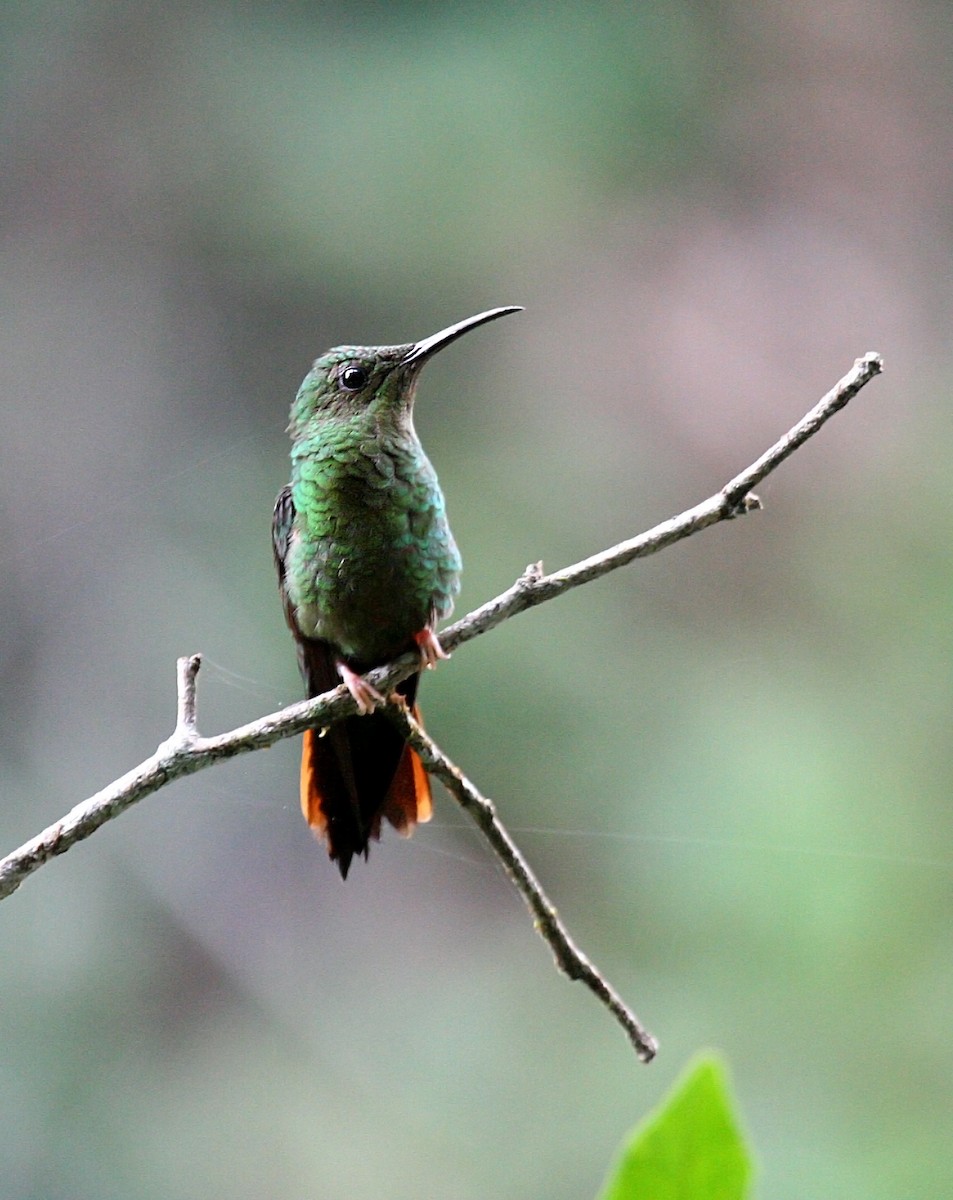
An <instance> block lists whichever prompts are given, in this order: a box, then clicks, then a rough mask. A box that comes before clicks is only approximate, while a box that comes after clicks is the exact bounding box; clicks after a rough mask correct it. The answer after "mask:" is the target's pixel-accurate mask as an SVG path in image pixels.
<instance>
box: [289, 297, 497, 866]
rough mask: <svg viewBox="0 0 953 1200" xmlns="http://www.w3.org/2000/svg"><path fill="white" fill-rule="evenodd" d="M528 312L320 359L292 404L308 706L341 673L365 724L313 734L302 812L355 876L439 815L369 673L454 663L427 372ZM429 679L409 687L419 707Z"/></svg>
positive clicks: (453, 586) (451, 552)
mask: <svg viewBox="0 0 953 1200" xmlns="http://www.w3.org/2000/svg"><path fill="white" fill-rule="evenodd" d="M519 311H521V310H520V309H519V308H518V307H512V306H511V307H507V308H493V309H490V310H489V312H484V313H479V314H478V315H477V316H475V317H468V318H467V320H465V321H459V322H458V323H457V324H456V325H451V326H449V327H448V328H447V329H443V330H441V332H440V333H435V334H434V335H433V336H432V337H428V338H424V340H423V341H421V342H414V343H412V344H410V345H405V346H339V347H337V348H336V349H334V350H329V351H328V352H327V354H324V355H322V356H321V358H319V359H318V360H317V362H315V364H314V366H313V367H312V368H311V370H310V371H309V372H308V374H307V375H306V376H305V378H304V382H303V383H302V384H301V387H300V388H299V389H298V394H297V396H296V397H295V400H294V403H293V404H292V406H291V420H290V423H289V425H288V432H289V433H290V434H291V440H292V446H291V483H290V485H289V486H288V487H285V488H282V490H281V491H280V492H279V493H278V499H277V501H276V502H275V513H274V520H273V522H272V541H273V544H274V552H275V566H276V567H277V570H278V588H279V591H280V593H281V600H282V603H283V605H284V610H285V618H286V620H287V622H288V625H289V627H290V629H291V633H292V635H293V637H294V640H295V645H296V648H297V651H298V666H299V668H300V670H301V676H302V678H303V680H304V686H305V690H306V692H307V695H308V697H309V698H310V697H311V696H318V695H320V694H321V693H322V692H326V691H328V690H329V689H330V688H333V687H336V686H337V684H338V683H339V682H340V681H341V680H343V681H344V683H345V684H346V685H347V687H348V690H349V691H350V693H351V695H352V696H353V697H354V699H355V701H356V702H357V706H358V709H359V710H360V712H361V714H367V715H361V716H354V717H345V718H344V720H342V721H338V722H336V723H335V724H334V725H332V726H331V728H330V729H329V730H328V731H327V733H326V734H324V735H322V734H320V733H319V732H318V731H316V730H313V729H309V730H307V731H306V732H305V735H304V748H303V753H302V758H301V809H302V811H303V813H304V816H305V819H306V820H307V822H308V824H309V825H310V826H311V828H312V829H313V830H314V831H315V833H316V834H317V835H318V836H319V837H322V838H323V839H324V840H325V841H326V843H327V847H328V852H329V854H330V855H331V858H332V859H334V860H335V861H336V862H337V864H338V867H339V869H340V871H341V875H342V876H343V877H344V878H347V872H348V868H349V867H350V865H351V859H352V858H353V857H354V855H355V854H363V855H364V857H365V858H366V857H367V851H368V842H369V839H370V838H372V837H374V838H378V837H379V836H380V827H381V819H382V818H383V817H386V818H387V820H388V821H390V823H391V824H392V825H393V826H394V827H395V828H396V829H397V830H399V831H400V832H401V833H410V831H411V830H412V829H413V827H414V825H415V824H416V823H417V822H418V821H427V820H429V819H430V815H431V809H432V805H431V799H430V784H429V781H428V778H427V774H426V772H425V771H424V768H423V765H422V764H421V762H420V760H419V758H418V757H417V755H416V754H415V753H414V751H413V750H411V748H410V747H409V746H407V745H406V744H405V742H404V740H403V738H402V737H401V735H400V733H399V732H398V731H397V730H396V729H395V728H394V726H393V725H392V724H391V723H390V721H388V719H387V718H386V716H384V715H383V714H382V713H375V712H374V708H375V705H377V704H378V703H380V702H381V701H382V700H383V697H382V696H381V695H380V693H379V692H378V691H377V690H376V689H375V688H373V687H372V686H371V685H370V684H369V683H368V682H367V680H366V679H364V677H363V675H364V672H365V671H368V670H370V669H371V668H372V667H376V666H381V665H382V664H384V663H387V662H390V660H391V659H393V658H396V657H397V656H398V655H400V654H402V653H404V651H406V650H411V649H416V650H417V652H418V653H419V655H420V664H421V667H422V668H423V667H432V666H434V664H435V663H436V662H437V660H438V659H440V658H446V657H447V655H446V654H445V653H444V651H443V648H442V647H441V645H440V641H439V639H438V638H437V634H436V632H435V627H436V625H437V622H438V621H439V620H441V618H443V617H446V616H448V615H449V614H450V612H451V610H452V609H453V601H454V597H455V596H456V594H457V592H458V591H459V587H460V582H459V580H460V565H461V564H460V554H459V551H458V550H457V546H456V543H455V542H454V540H453V535H452V534H451V532H450V526H449V525H448V524H447V516H446V509H445V505H444V499H443V493H442V492H441V490H440V485H439V483H438V482H437V476H436V474H435V473H434V469H433V467H432V466H431V465H430V460H429V459H428V458H427V456H426V454H425V453H424V450H423V447H422V446H421V444H420V441H419V439H418V437H417V434H416V431H415V430H414V422H413V406H414V394H415V392H416V390H417V380H418V378H419V376H420V371H421V368H422V367H423V366H424V364H425V363H426V362H427V361H428V360H429V359H430V358H431V356H432V355H433V354H435V353H436V352H437V351H438V350H442V349H443V348H444V346H449V344H450V343H451V342H453V341H456V339H457V338H458V337H460V336H461V335H462V334H464V333H467V332H468V331H469V330H471V329H475V328H476V327H477V326H478V325H483V324H485V323H486V322H487V321H494V320H496V318H497V317H502V316H505V315H506V314H507V313H512V312H519ZM419 679H420V676H419V672H418V673H416V674H414V675H411V676H409V677H408V678H407V679H405V680H404V681H403V682H402V683H400V684H399V685H398V687H397V691H398V692H399V693H400V694H401V695H402V696H403V697H404V698H405V700H406V701H407V703H408V704H409V705H411V706H413V704H414V701H415V698H416V695H417V684H418V682H419Z"/></svg>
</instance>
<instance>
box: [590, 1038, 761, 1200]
mask: <svg viewBox="0 0 953 1200" xmlns="http://www.w3.org/2000/svg"><path fill="white" fill-rule="evenodd" d="M751 1174H752V1165H751V1158H750V1155H749V1154H748V1150H747V1147H746V1146H745V1143H744V1141H743V1139H742V1136H741V1132H740V1130H739V1128H738V1122H737V1119H736V1117H735V1113H734V1110H733V1106H732V1100H731V1096H730V1094H729V1090H728V1081H727V1075H726V1071H725V1068H724V1066H723V1065H722V1063H721V1061H720V1060H719V1059H718V1058H716V1057H714V1056H705V1057H703V1058H700V1059H696V1060H695V1061H694V1062H693V1063H691V1064H690V1065H689V1067H688V1069H687V1070H686V1072H685V1074H684V1075H683V1076H682V1077H681V1079H679V1081H678V1082H677V1083H676V1085H675V1087H674V1088H673V1089H672V1091H671V1092H670V1093H669V1095H668V1097H667V1099H666V1100H664V1101H663V1103H662V1104H661V1105H660V1107H659V1108H658V1109H656V1111H655V1112H654V1113H651V1114H650V1115H649V1116H648V1117H646V1119H645V1120H644V1121H643V1122H642V1123H641V1124H640V1125H638V1126H637V1127H636V1129H635V1130H634V1131H633V1133H632V1135H631V1137H630V1138H629V1140H628V1142H627V1144H626V1145H625V1146H623V1148H622V1152H621V1154H620V1157H619V1161H618V1163H617V1165H616V1166H615V1167H614V1169H613V1171H612V1173H611V1174H610V1176H609V1179H608V1181H607V1183H606V1186H605V1188H604V1189H603V1191H602V1193H601V1195H600V1197H599V1200H744V1197H745V1196H747V1195H748V1185H749V1182H750V1180H751Z"/></svg>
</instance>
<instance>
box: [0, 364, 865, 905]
mask: <svg viewBox="0 0 953 1200" xmlns="http://www.w3.org/2000/svg"><path fill="white" fill-rule="evenodd" d="M882 370H883V363H882V361H881V359H880V356H879V355H877V354H867V355H865V357H864V358H861V359H858V360H857V362H856V363H855V364H854V366H853V368H852V370H850V371H849V372H848V373H847V374H846V375H845V376H844V378H843V379H842V380H841V381H840V382H839V383H838V384H837V385H836V387H834V388H833V389H832V390H831V391H830V392H829V393H828V394H827V395H826V396H825V397H824V398H823V399H822V400H821V401H820V403H819V404H817V405H816V406H815V407H814V408H812V409H811V411H810V412H809V413H807V414H806V415H805V416H804V417H803V418H802V419H801V420H800V421H798V423H797V424H796V425H795V426H793V427H792V428H791V429H790V430H789V431H788V432H787V433H786V434H785V435H784V437H782V438H781V439H780V440H779V441H778V442H776V443H775V444H774V445H773V446H772V447H771V448H770V449H769V450H767V451H766V452H765V453H764V454H763V455H761V457H760V458H759V459H757V461H756V462H754V463H752V464H751V466H750V467H747V468H746V469H745V470H744V471H742V472H741V473H740V474H739V475H736V476H735V477H734V479H732V480H730V481H729V482H728V483H727V484H726V485H725V486H724V487H723V488H722V489H721V490H720V491H719V492H717V493H716V494H715V495H714V496H711V497H709V499H707V500H704V501H703V502H702V503H701V504H697V505H696V506H695V507H694V508H690V509H688V510H686V511H685V512H683V513H681V514H680V515H679V516H677V517H672V518H671V519H670V520H668V521H663V522H662V523H661V524H660V525H656V526H655V528H654V529H650V530H648V532H647V533H643V534H640V535H639V536H638V537H635V538H631V539H630V540H628V541H625V542H620V543H619V544H618V545H617V546H612V547H610V548H609V549H608V550H604V551H603V552H602V553H601V554H596V555H593V556H592V557H591V558H587V559H584V560H583V561H582V562H578V563H575V564H574V565H573V566H570V567H565V568H564V569H563V570H561V571H556V572H555V573H553V574H552V575H544V574H543V572H542V566H541V565H539V564H537V565H535V566H530V567H528V568H527V569H526V571H525V572H524V573H523V574H522V575H521V576H520V578H519V579H517V580H516V582H515V583H514V584H513V585H512V586H511V587H509V588H508V589H507V590H506V591H505V592H503V593H501V594H500V595H499V596H497V597H496V598H495V599H493V600H490V601H488V602H487V603H486V604H483V605H481V606H480V607H479V608H476V609H474V610H473V612H471V613H468V614H467V616H465V617H463V618H462V619H461V620H459V621H457V622H455V623H454V624H453V625H450V626H449V627H448V628H447V629H445V630H444V631H443V632H442V633H441V635H440V640H441V643H442V644H443V646H444V647H445V648H446V649H448V650H452V649H455V648H456V647H458V646H462V645H463V644H464V643H465V642H469V641H471V640H472V639H473V638H475V637H478V636H479V635H480V634H483V633H486V632H487V631H488V630H490V629H493V628H494V627H495V626H497V625H499V624H501V623H502V622H503V621H505V620H508V619H509V618H510V617H513V616H516V614H517V613H520V612H524V611H525V610H526V609H528V608H533V607H535V606H536V605H537V604H542V603H543V602H544V601H546V600H552V599H554V598H555V597H556V596H561V595H562V594H563V593H564V592H567V591H569V590H570V589H572V588H575V587H579V586H580V585H581V584H584V583H589V582H590V581H591V580H593V579H599V578H601V577H602V576H603V575H607V574H608V573H609V572H610V571H615V570H618V569H619V567H624V566H626V565H627V564H628V563H630V562H633V561H634V560H635V559H637V558H645V557H647V556H648V555H650V554H655V553H657V552H658V551H659V550H664V549H665V548H666V547H667V546H671V545H673V544H674V543H675V542H678V541H681V540H682V539H683V538H686V537H690V536H691V535H692V534H695V533H698V532H700V531H701V530H702V529H707V528H708V527H709V526H711V525H716V524H718V523H719V522H720V521H726V520H729V519H731V518H732V517H736V516H739V515H741V514H742V513H745V512H749V511H751V510H752V509H754V508H758V507H760V502H759V501H758V499H757V497H756V496H754V495H753V494H752V492H751V489H752V488H754V487H756V486H757V485H758V484H759V483H760V482H761V481H762V480H763V479H764V478H766V476H768V475H769V474H770V473H771V472H772V471H773V470H774V469H775V468H776V467H778V466H779V465H780V464H781V463H782V462H784V460H785V459H786V458H788V456H789V455H791V454H793V453H794V451H795V450H797V449H798V447H800V446H802V445H803V444H804V442H806V441H807V440H808V438H810V437H812V436H813V435H814V434H815V433H817V431H818V430H819V429H820V428H821V427H822V426H823V425H824V423H825V422H826V421H828V420H829V419H830V418H831V417H832V416H833V415H834V413H836V412H838V411H839V410H840V409H841V408H843V407H844V405H845V404H847V402H848V401H849V400H850V399H851V398H852V397H854V396H855V395H856V394H857V393H858V392H859V391H860V389H861V388H862V387H863V386H864V385H865V384H867V383H869V382H870V380H871V379H873V378H874V376H875V375H878V374H879V373H880V372H881V371H882ZM418 666H419V659H418V658H417V657H416V656H415V655H411V654H405V655H403V656H402V657H401V658H399V659H396V660H395V661H394V662H393V663H391V664H390V665H389V666H386V667H378V668H377V669H376V670H374V671H371V672H369V673H368V676H367V678H368V682H370V683H371V684H372V685H373V686H374V687H376V688H378V690H380V691H383V692H384V693H385V694H386V693H387V692H389V691H391V690H393V687H394V685H395V684H396V683H398V682H399V681H400V680H401V679H403V678H405V677H406V676H407V675H409V674H410V672H411V671H413V670H415V669H416V668H417V667H418ZM198 669H199V658H198V656H197V655H192V656H191V657H189V658H186V659H180V660H179V666H178V678H179V704H178V719H177V722H176V728H175V732H174V733H173V735H172V736H171V737H170V738H169V739H168V740H167V741H165V742H163V743H162V745H160V746H159V748H158V749H157V750H156V752H155V754H153V755H151V756H150V757H149V758H147V759H146V760H145V761H144V762H142V763H140V764H139V766H137V767H134V768H133V769H132V770H131V771H129V772H127V773H126V774H125V775H123V776H122V778H120V779H117V780H115V781H114V782H113V783H111V784H109V786H108V787H105V788H103V790H102V791H100V792H97V793H96V794H95V795H94V796H90V797H89V799H88V800H84V801H83V802H82V803H81V804H78V805H77V806H76V807H75V808H74V809H72V810H71V811H70V812H69V813H67V814H66V816H65V817H63V818H62V819H61V820H59V821H57V822H56V823H55V824H54V825H50V826H49V827H48V828H47V829H44V830H43V832H42V833H40V834H38V835H37V836H36V837H34V838H31V839H30V841H28V842H26V843H24V845H22V846H20V847H19V849H17V850H14V851H13V852H12V853H10V854H8V855H7V856H6V857H5V858H3V859H0V900H3V899H5V898H6V897H7V896H9V895H11V894H12V893H13V892H15V891H16V889H17V888H18V887H19V886H20V884H21V883H22V882H23V880H24V879H26V878H27V877H28V876H29V875H32V873H33V872H34V871H36V870H37V869H38V868H39V867H41V866H42V865H43V864H44V863H46V862H48V861H49V860H50V859H51V858H55V857H56V856H57V855H59V854H63V853H64V852H65V851H66V850H68V849H69V848H70V847H71V846H74V845H75V844H76V843H77V842H79V841H82V840H83V839H84V838H87V837H89V835H90V834H91V833H93V832H94V831H95V830H97V829H98V828H99V827H100V826H101V825H104V824H105V823H106V822H107V821H110V820H112V819H113V818H114V817H118V816H119V814H120V813H122V812H125V811H126V809H127V808H130V807H131V806H132V805H133V804H135V803H136V801H137V800H141V799H142V798H143V797H144V796H148V795H151V794H152V793H153V792H156V791H158V790H159V788H161V787H164V786H165V785H166V784H167V783H170V782H171V781H172V780H174V779H180V778H182V777H183V776H185V775H191V774H193V773H194V772H195V771H200V770H203V769H204V768H205V767H209V766H211V765H212V763H214V762H216V761H217V760H218V759H221V758H233V757H235V756H236V755H239V754H247V753H250V752H251V751H253V750H261V749H264V748H265V747H266V746H273V745H274V744H275V743H276V742H278V741H281V740H282V739H283V738H288V737H293V736H294V735H295V734H299V733H303V732H304V730H305V729H308V728H310V727H312V726H317V725H330V724H331V723H332V722H334V721H338V720H340V719H341V717H344V716H348V715H350V714H352V713H355V712H356V711H357V706H356V705H355V703H354V700H353V699H352V697H351V696H350V694H349V693H348V691H347V689H346V688H345V687H343V686H341V687H338V688H335V689H334V690H333V691H330V692H325V693H324V695H322V696H317V697H315V698H314V699H313V700H307V701H301V702H300V703H298V704H291V705H289V706H288V707H287V708H284V709H282V710H281V711H279V712H275V713H269V714H268V715H267V716H264V717H260V718H259V719H258V720H256V721H251V722H249V723H248V724H247V725H242V726H240V727H239V728H237V729H233V730H230V731H229V732H228V733H223V734H218V735H217V736H214V737H202V736H200V735H199V733H198V730H197V728H196V724H195V676H196V673H197V671H198Z"/></svg>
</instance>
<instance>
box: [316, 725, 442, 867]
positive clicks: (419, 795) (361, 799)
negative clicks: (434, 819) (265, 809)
mask: <svg viewBox="0 0 953 1200" xmlns="http://www.w3.org/2000/svg"><path fill="white" fill-rule="evenodd" d="M414 712H415V715H417V716H419V713H418V712H417V710H416V709H415V710H414ZM375 719H376V718H374V717H361V718H355V720H357V721H359V722H360V726H361V728H362V729H369V728H370V726H369V724H368V723H369V722H371V721H374V720H375ZM338 728H340V727H335V729H332V731H331V732H330V733H329V734H328V735H327V736H325V737H319V736H318V733H317V731H316V730H314V729H307V730H305V732H304V740H303V744H302V751H301V781H300V794H301V811H302V813H303V815H304V819H305V820H306V821H307V823H308V825H309V826H310V827H311V829H312V830H313V831H314V833H315V836H316V837H318V838H319V839H321V840H322V841H323V842H325V843H326V845H327V847H328V853H329V854H330V855H331V858H332V859H335V860H336V861H337V862H338V865H339V867H340V869H341V873H342V875H345V876H346V875H347V870H348V867H349V866H350V862H351V858H352V857H353V856H354V855H355V854H364V855H365V856H366V854H367V843H368V841H369V839H370V838H372V837H373V838H375V839H376V838H379V837H380V827H381V819H382V818H386V820H387V821H389V822H390V824H391V825H393V827H394V828H395V829H396V830H397V831H398V833H400V834H401V835H402V836H404V837H409V836H410V834H411V833H412V832H413V829H414V826H415V825H418V824H421V823H423V822H425V821H429V820H430V818H431V816H432V815H433V799H432V796H431V792H430V777H429V776H428V775H427V772H426V771H425V770H424V766H423V763H422V762H421V761H420V758H419V757H418V756H417V754H416V753H415V752H414V751H413V750H412V749H411V748H410V747H409V746H404V748H403V752H402V753H401V754H400V757H399V759H398V762H397V768H396V770H395V772H394V774H393V776H392V777H391V779H390V782H389V784H388V785H387V791H386V793H385V794H384V795H383V796H380V794H379V793H378V795H377V796H374V795H364V794H363V791H362V794H359V795H349V794H348V791H349V789H348V788H347V787H346V786H345V784H344V777H343V776H342V773H341V769H340V763H339V761H338V759H337V758H336V757H335V744H334V743H335V740H336V739H335V733H336V732H337V729H338ZM389 728H391V729H392V728H393V727H392V726H389ZM365 749H366V748H365ZM349 775H350V778H351V779H354V775H353V774H352V773H350V772H349ZM352 786H353V785H352Z"/></svg>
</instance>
